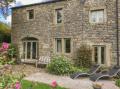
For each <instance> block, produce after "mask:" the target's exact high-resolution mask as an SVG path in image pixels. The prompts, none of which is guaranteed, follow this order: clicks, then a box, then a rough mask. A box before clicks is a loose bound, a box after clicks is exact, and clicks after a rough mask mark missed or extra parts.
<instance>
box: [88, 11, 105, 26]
mask: <svg viewBox="0 0 120 89" xmlns="http://www.w3.org/2000/svg"><path fill="white" fill-rule="evenodd" d="M100 11H103V21H99V20H98V17H100V16H97V21H96V22H93V20H92V13H94V12H96V13H97V14H96V15H98V13H99V12H100ZM106 21H107V15H106V9H94V10H90V12H89V22H90V23H93V24H97V23H104V22H106Z"/></svg>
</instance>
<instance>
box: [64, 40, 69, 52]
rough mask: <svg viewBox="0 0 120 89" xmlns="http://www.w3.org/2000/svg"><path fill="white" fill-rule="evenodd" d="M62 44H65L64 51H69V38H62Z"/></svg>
mask: <svg viewBox="0 0 120 89" xmlns="http://www.w3.org/2000/svg"><path fill="white" fill-rule="evenodd" d="M64 41H65V42H64V45H65V53H70V52H71V43H70V39H69V38H65V39H64Z"/></svg>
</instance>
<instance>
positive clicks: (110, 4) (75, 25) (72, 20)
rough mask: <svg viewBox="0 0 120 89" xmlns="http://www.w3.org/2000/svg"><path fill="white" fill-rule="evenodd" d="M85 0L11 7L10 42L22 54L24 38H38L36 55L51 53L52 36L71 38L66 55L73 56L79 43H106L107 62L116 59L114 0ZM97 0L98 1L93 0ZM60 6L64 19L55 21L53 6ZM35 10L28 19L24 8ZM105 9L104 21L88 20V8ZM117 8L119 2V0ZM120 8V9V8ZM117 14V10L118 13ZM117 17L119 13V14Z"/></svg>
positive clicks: (54, 7) (52, 47)
mask: <svg viewBox="0 0 120 89" xmlns="http://www.w3.org/2000/svg"><path fill="white" fill-rule="evenodd" d="M93 1H95V0H87V1H86V3H85V4H84V5H83V4H81V3H80V0H66V1H61V2H56V3H49V4H40V5H39V4H38V5H32V6H27V7H21V8H14V9H13V19H12V29H13V30H12V41H13V43H15V44H17V45H18V46H19V51H20V55H21V54H22V53H21V51H22V41H21V39H22V38H24V37H35V38H37V39H38V40H39V56H40V55H46V54H49V53H50V54H51V55H52V54H54V46H55V44H54V38H71V41H72V44H71V45H72V52H71V53H70V54H65V55H67V56H68V57H70V58H74V56H75V52H76V49H77V48H79V47H80V45H81V44H82V43H87V44H89V45H91V46H92V45H106V48H107V53H108V54H107V55H106V58H107V61H109V60H110V62H107V65H110V64H114V63H115V60H116V23H115V10H116V9H115V0H100V1H99V2H93ZM96 1H98V0H96ZM57 8H63V13H64V22H63V23H62V24H60V25H56V24H55V23H54V19H55V9H57ZM29 9H34V10H35V18H34V19H33V20H27V12H26V11H27V10H29ZM97 9H105V11H106V22H104V23H99V24H91V23H89V13H90V10H97ZM119 9H120V1H119ZM119 11H120V10H119ZM119 14H120V12H119ZM119 20H120V15H119Z"/></svg>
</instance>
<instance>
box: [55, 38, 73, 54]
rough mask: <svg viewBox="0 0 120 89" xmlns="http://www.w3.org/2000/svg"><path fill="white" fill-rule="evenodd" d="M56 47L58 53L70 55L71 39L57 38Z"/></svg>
mask: <svg viewBox="0 0 120 89" xmlns="http://www.w3.org/2000/svg"><path fill="white" fill-rule="evenodd" d="M55 47H56V52H57V53H70V52H71V39H70V38H64V39H62V38H56V39H55Z"/></svg>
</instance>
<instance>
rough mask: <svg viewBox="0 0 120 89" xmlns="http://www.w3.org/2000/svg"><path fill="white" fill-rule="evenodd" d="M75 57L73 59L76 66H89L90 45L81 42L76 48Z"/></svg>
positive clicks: (90, 59) (90, 56)
mask: <svg viewBox="0 0 120 89" xmlns="http://www.w3.org/2000/svg"><path fill="white" fill-rule="evenodd" d="M76 54H77V57H76V59H75V65H76V66H77V67H86V68H89V67H90V66H91V64H92V50H91V48H90V46H88V45H86V44H83V45H81V46H80V48H79V49H78V50H77V53H76Z"/></svg>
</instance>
